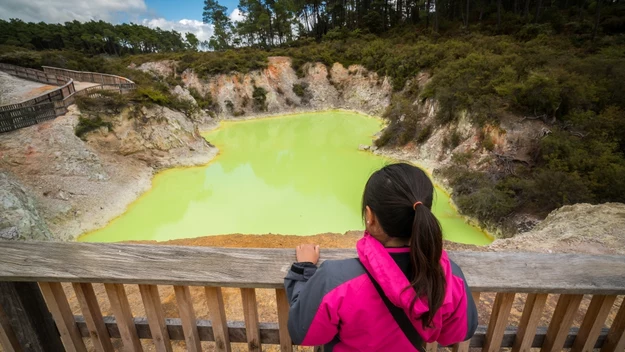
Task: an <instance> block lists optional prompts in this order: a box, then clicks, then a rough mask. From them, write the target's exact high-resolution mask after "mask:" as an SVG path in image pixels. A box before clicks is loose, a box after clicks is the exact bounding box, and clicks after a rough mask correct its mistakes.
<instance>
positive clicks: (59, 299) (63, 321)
mask: <svg viewBox="0 0 625 352" xmlns="http://www.w3.org/2000/svg"><path fill="white" fill-rule="evenodd" d="M39 287H40V288H41V294H43V298H44V299H45V300H46V304H47V305H48V309H50V313H52V317H53V318H54V321H55V322H56V327H57V328H58V329H59V332H60V333H61V341H63V346H65V350H66V351H70V352H87V347H85V343H84V342H83V340H82V336H81V335H80V331H79V330H78V326H76V321H75V320H74V315H73V314H72V310H71V308H70V307H69V303H68V302H67V296H65V291H63V286H61V284H60V283H58V282H40V283H39Z"/></svg>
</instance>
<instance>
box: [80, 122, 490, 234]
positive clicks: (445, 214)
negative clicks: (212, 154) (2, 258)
mask: <svg viewBox="0 0 625 352" xmlns="http://www.w3.org/2000/svg"><path fill="white" fill-rule="evenodd" d="M381 124H382V123H381V121H380V120H378V119H375V118H372V117H368V116H364V115H359V114H355V113H349V112H339V111H328V112H321V113H311V114H298V115H291V116H282V117H273V118H266V119H257V120H250V121H237V122H222V125H221V127H220V128H219V129H217V130H214V131H211V132H209V133H206V134H204V137H205V138H206V139H207V140H209V141H210V142H211V143H212V144H214V145H216V146H217V147H218V148H219V150H220V153H219V155H218V156H217V157H216V158H215V159H214V160H213V161H212V162H210V163H209V164H207V165H205V166H201V167H193V168H178V169H171V170H167V171H164V172H161V173H159V174H158V175H156V176H155V177H154V180H153V187H152V189H151V190H150V191H148V192H146V193H145V194H144V195H142V196H141V197H140V198H139V199H138V200H137V201H135V202H134V203H133V204H132V205H131V206H130V207H129V208H128V209H127V211H126V212H125V213H124V214H123V215H122V216H120V217H118V218H116V219H114V220H113V221H111V222H110V223H109V224H108V225H107V226H106V227H104V228H102V229H100V230H97V231H94V232H91V233H88V234H85V235H83V236H81V237H80V238H79V240H80V241H85V242H117V241H131V240H156V241H164V240H171V239H178V238H191V237H199V236H206V235H217V234H234V233H241V234H266V233H275V234H292V235H313V234H318V233H325V232H339V233H344V232H346V231H348V230H357V229H363V228H364V226H363V222H362V218H361V214H360V200H361V197H362V191H363V187H364V185H365V182H366V181H367V179H368V177H369V175H371V173H372V172H373V171H375V170H377V169H379V168H380V167H382V166H383V165H385V164H388V163H391V162H392V160H390V159H386V158H383V157H380V156H376V155H373V154H371V153H370V152H363V151H359V150H358V146H359V145H360V144H367V145H368V144H370V143H371V137H372V135H373V134H375V133H376V132H378V131H379V130H380V128H381V127H382V125H381ZM434 206H435V210H434V212H435V214H436V216H437V217H438V219H439V220H440V222H441V223H442V225H443V232H444V236H445V238H447V239H449V240H451V241H455V242H461V243H473V244H488V243H490V241H491V240H490V239H489V238H488V236H486V235H485V234H484V233H483V232H482V231H480V230H479V229H478V228H476V227H473V226H471V225H468V224H467V223H465V221H464V219H463V218H462V217H461V216H460V215H459V214H458V213H457V212H456V211H455V210H454V209H453V208H452V207H451V206H450V204H449V197H448V196H447V195H446V194H445V193H444V192H443V191H441V190H438V189H437V193H436V198H435V205H434Z"/></svg>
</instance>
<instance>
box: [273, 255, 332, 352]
mask: <svg viewBox="0 0 625 352" xmlns="http://www.w3.org/2000/svg"><path fill="white" fill-rule="evenodd" d="M327 264H328V262H324V263H323V264H321V266H320V267H319V269H316V267H314V266H313V265H312V264H306V265H303V266H300V265H297V266H295V267H292V268H291V269H292V270H291V271H289V273H288V274H287V276H286V278H285V279H284V286H285V288H286V290H287V296H288V298H289V304H290V305H291V308H290V309H289V323H288V327H289V334H290V335H291V340H293V343H295V344H298V345H304V346H317V345H323V344H326V343H328V342H330V341H332V339H333V338H334V337H335V336H336V334H337V333H338V312H337V311H336V309H335V308H336V307H329V306H328V305H327V304H324V303H323V302H324V298H325V296H326V294H327V293H328V292H329V291H330V290H331V289H332V288H333V287H334V286H335V285H334V284H333V281H335V280H334V275H332V274H330V272H328V268H327V266H328V265H327ZM302 268H303V270H301V269H302ZM293 269H295V271H294V270H293ZM320 311H322V312H323V313H322V314H319V312H320Z"/></svg>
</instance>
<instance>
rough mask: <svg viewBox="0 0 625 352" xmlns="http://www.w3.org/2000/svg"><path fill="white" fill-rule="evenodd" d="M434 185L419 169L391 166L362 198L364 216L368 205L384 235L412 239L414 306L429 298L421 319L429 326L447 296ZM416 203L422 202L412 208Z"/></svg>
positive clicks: (373, 177)
mask: <svg viewBox="0 0 625 352" xmlns="http://www.w3.org/2000/svg"><path fill="white" fill-rule="evenodd" d="M433 197H434V186H433V185H432V181H430V179H429V177H428V176H427V175H426V174H425V172H423V170H421V169H419V168H418V167H415V166H412V165H408V164H403V163H401V164H392V165H388V166H385V167H383V168H381V169H380V170H378V171H376V172H374V173H373V175H371V177H370V178H369V181H367V185H366V186H365V191H364V193H363V195H362V213H363V217H364V214H365V209H366V207H367V206H369V207H370V208H371V210H372V211H373V212H374V213H375V215H376V217H377V219H378V221H379V222H380V225H381V226H382V229H383V230H384V232H385V233H386V234H387V235H389V236H391V237H401V238H410V258H411V262H412V273H413V277H411V278H408V279H409V280H410V286H409V287H407V288H406V289H410V288H413V289H414V290H415V291H416V293H417V294H416V296H415V299H414V300H413V301H412V305H413V306H414V304H415V303H416V301H417V299H418V298H419V297H427V301H428V305H429V311H428V312H427V313H425V314H423V315H422V316H421V321H422V322H423V325H424V326H429V325H430V324H431V322H432V319H433V318H434V315H435V314H436V311H438V309H439V308H440V307H441V305H442V303H443V298H444V297H445V275H444V273H443V268H442V267H441V265H440V260H441V255H442V252H443V231H442V230H441V226H440V224H439V222H438V220H437V219H436V217H435V216H434V214H432V211H431V209H432V200H433ZM415 202H421V203H422V204H420V205H417V206H416V207H415V208H413V205H414V204H415Z"/></svg>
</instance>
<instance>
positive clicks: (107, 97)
mask: <svg viewBox="0 0 625 352" xmlns="http://www.w3.org/2000/svg"><path fill="white" fill-rule="evenodd" d="M94 94H95V96H93V97H89V96H82V95H79V96H76V105H77V106H78V108H79V109H80V111H81V112H83V113H95V114H97V113H103V112H110V113H115V114H119V113H120V112H121V111H122V109H123V108H124V107H125V106H126V105H127V104H128V98H127V97H126V96H124V95H123V94H119V93H117V92H112V91H107V90H100V91H97V92H96V93H94Z"/></svg>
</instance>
